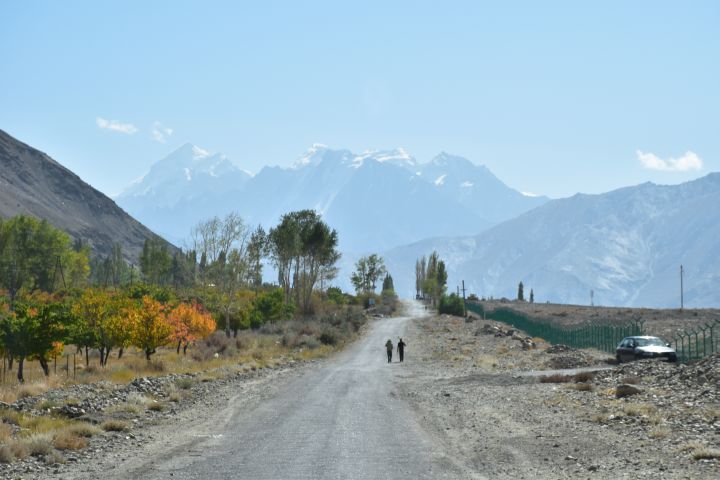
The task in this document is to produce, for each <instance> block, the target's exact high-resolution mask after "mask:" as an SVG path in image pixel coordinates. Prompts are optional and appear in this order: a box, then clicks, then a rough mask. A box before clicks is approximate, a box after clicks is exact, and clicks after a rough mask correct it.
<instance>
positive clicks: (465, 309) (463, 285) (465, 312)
mask: <svg viewBox="0 0 720 480" xmlns="http://www.w3.org/2000/svg"><path fill="white" fill-rule="evenodd" d="M462 292H463V317H465V318H467V306H466V305H465V280H463V281H462ZM458 296H460V292H458Z"/></svg>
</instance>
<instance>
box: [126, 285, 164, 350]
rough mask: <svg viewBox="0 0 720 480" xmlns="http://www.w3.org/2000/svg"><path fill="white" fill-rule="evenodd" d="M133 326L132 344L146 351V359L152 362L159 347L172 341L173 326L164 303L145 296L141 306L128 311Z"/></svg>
mask: <svg viewBox="0 0 720 480" xmlns="http://www.w3.org/2000/svg"><path fill="white" fill-rule="evenodd" d="M128 318H129V320H130V325H131V334H130V338H131V342H132V344H133V345H135V346H136V347H138V348H140V349H142V350H143V351H145V358H146V359H147V361H148V362H149V361H150V357H151V355H153V354H154V353H155V352H157V348H158V347H162V346H164V345H167V344H168V343H170V342H171V341H172V338H173V337H172V335H173V326H172V325H171V324H170V322H169V321H168V318H167V314H166V313H165V307H164V306H163V304H162V303H160V302H158V301H157V300H154V299H153V298H151V297H149V296H147V295H145V296H143V297H142V300H141V301H140V304H139V305H136V306H134V308H131V309H129V310H128Z"/></svg>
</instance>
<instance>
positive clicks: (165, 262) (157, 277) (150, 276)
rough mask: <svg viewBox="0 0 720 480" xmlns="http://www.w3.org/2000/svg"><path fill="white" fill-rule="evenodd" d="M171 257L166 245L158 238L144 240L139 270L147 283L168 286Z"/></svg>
mask: <svg viewBox="0 0 720 480" xmlns="http://www.w3.org/2000/svg"><path fill="white" fill-rule="evenodd" d="M171 268H172V257H171V256H170V253H169V252H168V248H167V244H166V243H165V241H164V240H162V239H161V238H159V237H153V238H146V239H145V243H144V244H143V250H142V254H141V255H140V270H141V271H142V273H143V275H144V276H145V279H146V280H147V281H148V282H149V283H153V284H155V285H168V284H170V278H171V277H170V273H171Z"/></svg>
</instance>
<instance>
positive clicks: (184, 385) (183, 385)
mask: <svg viewBox="0 0 720 480" xmlns="http://www.w3.org/2000/svg"><path fill="white" fill-rule="evenodd" d="M194 383H195V381H194V380H193V379H192V378H179V379H177V380H176V381H175V386H177V388H179V389H181V390H190V389H191V388H192V386H193V384H194Z"/></svg>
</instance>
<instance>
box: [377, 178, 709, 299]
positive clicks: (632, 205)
mask: <svg viewBox="0 0 720 480" xmlns="http://www.w3.org/2000/svg"><path fill="white" fill-rule="evenodd" d="M711 205H720V173H714V174H710V175H707V176H706V177H703V178H701V179H698V180H695V181H692V182H688V183H684V184H681V185H675V186H662V185H654V184H651V183H645V184H642V185H638V186H635V187H628V188H623V189H619V190H615V191H612V192H609V193H605V194H602V195H582V194H578V195H575V196H573V197H571V198H566V199H560V200H554V201H550V202H548V203H546V204H545V205H543V206H541V207H539V208H537V209H535V210H533V211H531V212H527V213H525V214H522V215H520V216H519V217H517V218H515V219H512V220H509V221H506V222H504V223H502V224H500V225H498V226H496V227H493V228H491V229H489V230H487V231H485V232H483V233H481V234H480V235H477V236H466V237H455V238H434V239H429V240H424V241H421V242H417V243H415V244H412V245H407V246H402V247H398V248H396V249H393V250H391V251H389V252H387V253H386V254H385V257H386V259H387V263H388V265H389V268H390V269H391V271H393V277H394V279H395V285H396V287H397V288H398V290H399V292H400V293H402V294H404V295H409V294H414V264H415V259H416V258H419V257H420V256H421V255H424V254H425V255H426V254H429V253H430V252H431V251H432V250H433V249H436V250H437V251H438V252H439V254H440V256H441V258H444V259H445V260H446V262H447V264H448V269H449V273H450V275H449V286H450V287H451V288H452V289H454V288H455V285H456V284H459V283H460V281H461V280H465V285H466V287H467V288H468V289H469V292H472V293H476V294H478V295H480V296H494V297H495V298H500V297H503V296H504V297H508V298H513V297H514V295H515V294H516V292H517V284H518V282H519V281H521V280H522V282H523V283H524V285H525V288H526V290H529V289H530V288H532V289H534V292H535V298H536V299H537V301H546V300H547V301H551V302H561V303H578V304H587V303H589V299H590V291H591V290H593V291H594V297H595V303H596V304H603V305H621V306H622V305H626V306H648V307H650V306H653V307H670V306H678V305H679V266H680V265H681V264H682V265H683V266H684V269H685V305H686V306H695V307H709V306H715V307H716V306H717V305H718V304H719V303H720V289H719V288H718V284H719V282H720V273H719V272H720V243H718V242H717V239H718V238H720V211H718V210H717V209H715V208H710V206H711Z"/></svg>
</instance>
